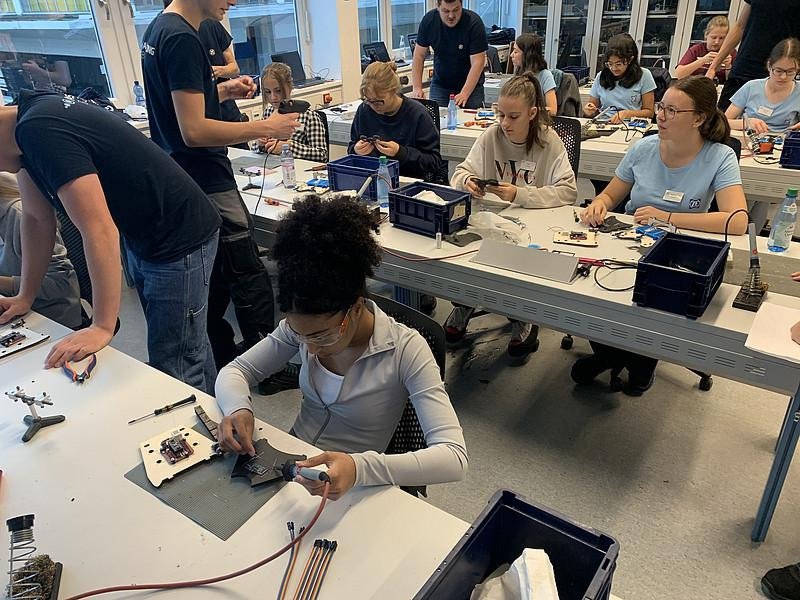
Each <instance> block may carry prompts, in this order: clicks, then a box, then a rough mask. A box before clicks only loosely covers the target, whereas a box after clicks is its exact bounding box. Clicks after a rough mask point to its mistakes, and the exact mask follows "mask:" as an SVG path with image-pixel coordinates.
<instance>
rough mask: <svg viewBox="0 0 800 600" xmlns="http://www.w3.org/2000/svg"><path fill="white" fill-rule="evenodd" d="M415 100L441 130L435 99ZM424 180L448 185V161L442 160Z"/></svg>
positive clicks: (437, 128)
mask: <svg viewBox="0 0 800 600" xmlns="http://www.w3.org/2000/svg"><path fill="white" fill-rule="evenodd" d="M414 99H415V100H416V101H417V102H419V103H420V104H422V106H424V107H425V108H426V109H427V111H428V114H429V115H430V116H431V119H433V123H434V125H435V126H436V130H437V131H439V130H441V126H442V122H441V120H440V119H439V103H438V102H436V100H428V99H427V98H414ZM440 145H441V136H440ZM425 180H426V181H428V182H430V183H438V184H441V185H449V183H450V177H449V169H448V162H447V161H446V160H443V161H442V166H441V168H440V169H439V171H437V172H436V173H430V175H429V176H428V177H426V178H425Z"/></svg>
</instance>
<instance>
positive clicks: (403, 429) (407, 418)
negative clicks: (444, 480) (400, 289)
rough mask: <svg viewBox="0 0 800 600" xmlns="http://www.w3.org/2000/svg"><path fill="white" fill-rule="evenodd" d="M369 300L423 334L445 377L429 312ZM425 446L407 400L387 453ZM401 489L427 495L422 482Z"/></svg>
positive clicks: (439, 334)
mask: <svg viewBox="0 0 800 600" xmlns="http://www.w3.org/2000/svg"><path fill="white" fill-rule="evenodd" d="M372 300H373V301H374V302H375V304H377V305H378V308H380V309H381V310H382V311H383V312H385V313H386V314H387V315H389V316H390V317H392V318H393V319H394V320H395V321H397V322H398V323H402V324H403V325H406V326H407V327H411V328H412V329H416V330H417V331H418V332H419V333H420V335H422V337H424V338H425V341H426V342H428V345H429V346H430V348H431V352H433V358H434V359H435V360H436V364H437V365H438V366H439V373H440V375H441V376H442V380H444V369H445V361H446V357H447V342H446V340H445V335H444V329H443V328H442V326H441V325H439V323H437V322H436V321H434V320H433V319H431V318H430V317H429V316H427V315H425V314H422V313H421V312H419V311H417V310H414V309H413V308H411V307H409V306H406V305H405V304H401V303H400V302H397V301H395V300H392V299H390V298H386V297H384V296H372ZM427 447H428V445H427V443H426V442H425V433H424V432H423V431H422V426H421V425H420V424H419V419H418V418H417V412H416V411H415V410H414V405H413V404H411V400H408V401H407V402H406V406H405V409H404V410H403V415H402V416H401V417H400V422H399V423H398V424H397V429H395V432H394V434H393V435H392V439H391V440H390V441H389V445H388V446H387V447H386V454H405V453H406V452H414V451H416V450H422V449H423V448H427ZM402 489H403V490H405V491H406V492H408V493H409V494H411V495H413V496H418V495H420V494H421V495H423V496H426V497H427V495H428V494H427V491H426V487H425V486H410V487H405V486H403V487H402Z"/></svg>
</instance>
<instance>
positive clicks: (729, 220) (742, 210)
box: [725, 208, 750, 242]
mask: <svg viewBox="0 0 800 600" xmlns="http://www.w3.org/2000/svg"><path fill="white" fill-rule="evenodd" d="M740 212H743V213H745V214H746V215H747V222H748V223H749V222H750V213H749V212H747V209H745V208H737V209H736V210H735V211H733V212H732V213H731V214H729V215H728V218H727V219H725V241H726V242H727V241H728V225H730V223H731V219H732V218H733V215H735V214H736V213H740Z"/></svg>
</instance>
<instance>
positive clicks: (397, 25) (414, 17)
mask: <svg viewBox="0 0 800 600" xmlns="http://www.w3.org/2000/svg"><path fill="white" fill-rule="evenodd" d="M391 2H392V45H391V47H392V48H399V47H400V37H401V36H403V39H404V41H405V42H406V46H408V34H409V33H417V30H418V29H419V22H420V21H422V17H424V16H425V12H426V7H425V0H391ZM387 45H388V44H387Z"/></svg>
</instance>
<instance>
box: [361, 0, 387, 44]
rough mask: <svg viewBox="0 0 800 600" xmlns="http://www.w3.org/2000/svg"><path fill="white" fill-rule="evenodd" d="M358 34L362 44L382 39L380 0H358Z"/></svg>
mask: <svg viewBox="0 0 800 600" xmlns="http://www.w3.org/2000/svg"><path fill="white" fill-rule="evenodd" d="M358 36H359V39H360V40H361V45H362V46H363V45H364V44H369V43H370V42H378V41H380V40H381V37H382V36H381V19H380V8H379V7H378V0H358Z"/></svg>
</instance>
